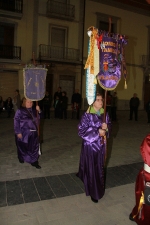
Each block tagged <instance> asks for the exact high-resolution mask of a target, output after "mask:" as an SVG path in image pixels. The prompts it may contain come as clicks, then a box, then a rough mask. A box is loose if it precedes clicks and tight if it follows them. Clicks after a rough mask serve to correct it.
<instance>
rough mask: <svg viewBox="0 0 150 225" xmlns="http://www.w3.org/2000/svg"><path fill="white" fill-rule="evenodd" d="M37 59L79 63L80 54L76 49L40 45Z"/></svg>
mask: <svg viewBox="0 0 150 225" xmlns="http://www.w3.org/2000/svg"><path fill="white" fill-rule="evenodd" d="M39 58H40V59H47V60H50V59H56V60H61V61H64V60H65V61H71V62H75V61H80V52H79V50H78V49H73V48H62V47H57V46H51V45H43V44H41V45H40V46H39Z"/></svg>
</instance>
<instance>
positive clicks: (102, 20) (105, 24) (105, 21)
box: [96, 13, 120, 33]
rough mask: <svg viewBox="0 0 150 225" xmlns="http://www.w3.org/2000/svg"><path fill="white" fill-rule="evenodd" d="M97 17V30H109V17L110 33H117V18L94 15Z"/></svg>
mask: <svg viewBox="0 0 150 225" xmlns="http://www.w3.org/2000/svg"><path fill="white" fill-rule="evenodd" d="M96 15H97V28H98V29H99V30H105V31H108V30H109V17H111V20H112V23H111V33H117V22H118V21H119V20H120V18H119V17H114V16H110V15H107V14H102V13H96Z"/></svg>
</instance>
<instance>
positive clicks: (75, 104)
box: [71, 89, 82, 119]
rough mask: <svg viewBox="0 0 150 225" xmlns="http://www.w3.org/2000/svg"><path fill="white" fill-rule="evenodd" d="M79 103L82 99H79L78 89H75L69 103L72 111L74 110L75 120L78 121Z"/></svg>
mask: <svg viewBox="0 0 150 225" xmlns="http://www.w3.org/2000/svg"><path fill="white" fill-rule="evenodd" d="M81 102H82V97H81V94H80V93H79V89H75V92H74V94H73V95H72V99H71V103H72V109H74V108H76V114H77V119H79V117H80V109H81ZM72 119H73V114H72Z"/></svg>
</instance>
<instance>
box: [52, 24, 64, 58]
mask: <svg viewBox="0 0 150 225" xmlns="http://www.w3.org/2000/svg"><path fill="white" fill-rule="evenodd" d="M66 46H67V28H64V27H53V26H52V27H50V56H51V57H52V58H58V59H64V58H65V57H66Z"/></svg>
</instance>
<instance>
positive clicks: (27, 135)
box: [14, 99, 41, 169]
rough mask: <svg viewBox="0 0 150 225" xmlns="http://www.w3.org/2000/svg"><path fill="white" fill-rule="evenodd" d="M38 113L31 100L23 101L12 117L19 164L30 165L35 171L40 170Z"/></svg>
mask: <svg viewBox="0 0 150 225" xmlns="http://www.w3.org/2000/svg"><path fill="white" fill-rule="evenodd" d="M37 112H38V117H37ZM40 113H41V111H40V107H39V106H36V108H34V107H33V102H32V101H31V100H29V99H23V101H22V106H21V107H20V109H18V110H17V111H16V113H15V117H14V131H15V140H16V146H17V152H18V159H19V162H20V163H24V162H27V163H30V164H31V165H32V166H34V167H36V168H37V169H41V166H40V165H39V163H38V158H39V155H40V143H39V135H38V126H39V120H40Z"/></svg>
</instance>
